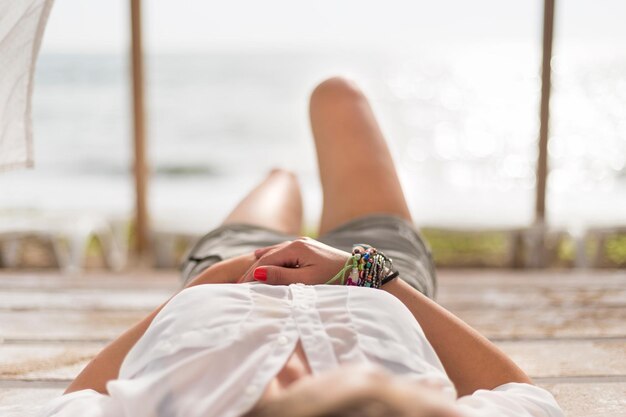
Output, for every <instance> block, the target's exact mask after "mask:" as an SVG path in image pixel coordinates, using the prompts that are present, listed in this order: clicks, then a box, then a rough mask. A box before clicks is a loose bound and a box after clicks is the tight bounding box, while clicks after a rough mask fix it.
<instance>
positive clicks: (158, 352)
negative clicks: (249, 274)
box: [41, 282, 563, 417]
mask: <svg viewBox="0 0 626 417" xmlns="http://www.w3.org/2000/svg"><path fill="white" fill-rule="evenodd" d="M298 340H300V341H301V343H302V347H303V350H304V353H305V355H306V357H307V360H308V363H309V366H310V368H311V371H312V372H313V373H314V374H316V373H320V372H324V371H326V370H329V369H333V368H336V367H337V366H339V364H342V363H369V364H371V363H374V364H378V365H381V366H383V367H384V368H386V369H387V370H389V371H391V372H392V373H395V374H402V375H405V376H409V377H411V378H415V380H416V381H417V382H424V381H428V384H429V385H430V386H432V385H435V386H439V387H441V390H442V391H443V392H444V394H445V395H446V396H448V398H449V399H450V401H451V402H456V407H458V410H459V414H461V415H462V416H467V417H470V416H471V417H474V416H482V417H491V416H498V417H508V416H511V417H512V416H515V417H562V416H563V414H562V412H561V410H560V409H559V407H558V405H557V404H556V402H555V400H554V398H553V397H552V395H551V394H550V393H548V392H547V391H545V390H543V389H541V388H538V387H535V386H532V385H527V384H517V383H511V384H506V385H502V386H500V387H498V388H496V389H494V390H493V391H486V390H481V391H477V392H475V393H474V394H473V395H471V396H466V397H462V398H460V399H456V392H455V390H454V386H453V384H452V382H451V381H450V379H449V378H448V377H447V375H446V373H445V371H444V369H443V366H442V365H441V362H440V361H439V358H438V357H437V355H436V354H435V352H434V350H433V348H432V346H431V345H430V343H429V342H428V340H427V339H426V337H425V336H424V332H423V331H422V329H421V327H420V326H419V324H418V323H417V321H416V320H415V319H414V317H413V315H412V314H411V312H410V311H409V310H408V309H407V308H406V307H405V306H404V304H402V302H401V301H399V300H398V299H397V298H396V297H394V296H393V295H391V294H389V293H387V292H386V291H380V290H373V289H371V288H361V287H353V286H338V285H316V286H308V285H303V284H291V285H289V286H272V285H266V284H263V283H258V282H253V283H246V284H213V285H200V286H195V287H191V288H188V289H186V290H184V291H182V292H181V293H180V294H178V295H177V296H176V297H174V298H173V299H172V300H171V301H170V302H169V303H168V304H167V305H166V306H165V307H164V308H163V310H161V312H159V314H158V315H157V316H156V317H155V319H154V321H153V322H152V324H151V325H150V327H149V328H148V330H147V331H146V333H145V334H144V336H143V337H142V338H141V339H140V340H139V341H138V342H137V344H136V345H135V346H134V347H133V348H132V349H131V350H130V352H129V353H128V355H127V356H126V358H125V360H124V362H123V363H122V366H121V368H120V374H119V379H117V380H114V381H109V383H108V384H107V389H108V391H109V393H110V396H107V395H102V394H99V393H97V392H95V391H93V390H83V391H77V392H73V393H70V394H68V395H63V396H61V397H59V398H57V399H55V400H54V401H53V402H51V403H50V404H49V405H48V406H47V407H46V408H45V409H44V410H43V411H42V413H41V416H45V417H47V416H55V417H70V416H71V417H105V416H106V417H109V416H110V417H113V416H115V417H120V416H129V417H130V416H132V417H142V416H146V417H147V416H151V417H152V416H164V417H165V416H188V417H200V416H202V417H214V416H215V417H217V416H219V417H236V416H239V415H241V414H242V413H245V412H246V411H248V410H249V409H251V408H252V407H253V406H254V404H255V403H256V402H257V401H258V400H259V398H260V396H261V395H262V393H263V391H264V389H265V387H266V386H267V384H269V383H270V381H271V380H272V379H273V378H274V377H275V376H276V375H277V374H278V373H279V372H280V370H281V369H282V368H283V366H284V364H285V363H286V362H287V360H288V359H289V357H290V356H291V353H292V352H293V351H294V349H295V347H296V344H297V342H298Z"/></svg>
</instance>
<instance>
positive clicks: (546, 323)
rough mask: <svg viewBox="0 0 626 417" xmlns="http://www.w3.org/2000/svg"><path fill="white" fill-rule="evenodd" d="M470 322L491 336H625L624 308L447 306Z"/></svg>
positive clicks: (625, 316) (625, 317)
mask: <svg viewBox="0 0 626 417" xmlns="http://www.w3.org/2000/svg"><path fill="white" fill-rule="evenodd" d="M450 311H452V312H453V313H454V314H456V315H457V316H459V317H460V318H461V319H463V320H464V321H465V322H467V323H468V324H469V325H470V326H472V327H474V328H476V330H478V331H479V332H480V333H482V334H483V335H485V336H487V337H489V338H493V339H515V340H518V339H528V338H530V339H535V338H589V337H624V336H626V326H625V325H624V323H626V309H625V308H604V307H598V308H595V307H576V308H559V309H557V308H554V309H546V310H537V309H518V310H515V309H512V310H506V309H499V310H496V309H487V308H476V309H456V308H450Z"/></svg>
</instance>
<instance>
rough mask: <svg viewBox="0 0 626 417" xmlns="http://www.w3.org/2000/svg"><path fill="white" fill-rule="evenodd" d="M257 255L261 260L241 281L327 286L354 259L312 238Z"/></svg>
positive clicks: (273, 247)
mask: <svg viewBox="0 0 626 417" xmlns="http://www.w3.org/2000/svg"><path fill="white" fill-rule="evenodd" d="M254 255H255V256H256V258H257V259H258V261H257V262H256V263H255V264H254V265H252V266H251V267H250V269H249V270H248V271H247V272H246V273H245V274H244V276H243V277H242V278H241V280H240V281H239V282H250V281H254V280H257V281H263V282H266V283H268V284H275V285H288V284H292V283H296V282H301V283H303V284H308V285H315V284H325V283H326V282H327V281H328V280H329V279H331V278H332V277H334V276H335V275H336V274H337V273H338V272H339V271H340V270H341V269H342V268H343V267H344V266H345V264H346V261H347V260H348V259H349V258H350V256H351V255H350V254H349V253H348V252H344V251H342V250H339V249H335V248H333V247H331V246H328V245H325V244H323V243H321V242H318V241H316V240H314V239H310V238H308V237H302V238H299V239H297V240H294V241H287V242H283V243H280V244H278V245H274V246H268V247H266V248H262V249H257V250H256V251H255V252H254Z"/></svg>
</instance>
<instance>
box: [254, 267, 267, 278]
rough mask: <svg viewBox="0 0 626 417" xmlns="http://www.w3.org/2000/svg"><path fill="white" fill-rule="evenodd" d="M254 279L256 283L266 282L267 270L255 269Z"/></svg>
mask: <svg viewBox="0 0 626 417" xmlns="http://www.w3.org/2000/svg"><path fill="white" fill-rule="evenodd" d="M254 279H256V280H258V281H266V280H267V269H265V268H260V267H259V268H257V269H255V270H254Z"/></svg>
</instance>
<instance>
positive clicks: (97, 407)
mask: <svg viewBox="0 0 626 417" xmlns="http://www.w3.org/2000/svg"><path fill="white" fill-rule="evenodd" d="M120 415H123V414H122V412H121V410H117V408H116V407H115V404H114V402H113V400H112V398H111V397H109V396H108V395H104V394H100V393H99V392H97V391H94V390H92V389H85V390H81V391H75V392H71V393H69V394H65V395H61V396H60V397H58V398H55V399H54V400H52V401H51V402H49V403H48V404H47V405H46V406H45V407H44V408H43V409H42V410H41V411H40V413H39V415H38V417H113V416H120Z"/></svg>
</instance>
